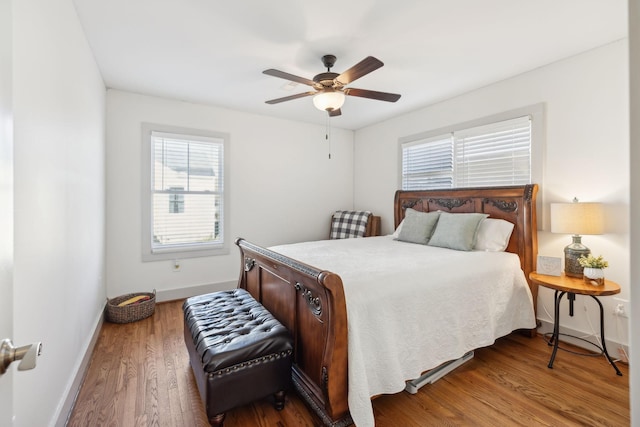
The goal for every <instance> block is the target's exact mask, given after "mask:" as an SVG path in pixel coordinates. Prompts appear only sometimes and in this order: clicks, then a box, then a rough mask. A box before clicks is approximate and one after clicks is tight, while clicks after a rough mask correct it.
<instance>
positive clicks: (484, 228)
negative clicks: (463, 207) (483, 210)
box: [473, 218, 513, 252]
mask: <svg viewBox="0 0 640 427" xmlns="http://www.w3.org/2000/svg"><path fill="white" fill-rule="evenodd" d="M512 232H513V223H512V222H509V221H505V220H504V219H496V218H486V219H485V220H484V221H482V222H481V223H480V227H478V235H477V237H476V244H475V246H474V248H473V249H474V250H476V251H488V252H503V251H504V250H505V249H507V246H509V239H510V238H511V233H512Z"/></svg>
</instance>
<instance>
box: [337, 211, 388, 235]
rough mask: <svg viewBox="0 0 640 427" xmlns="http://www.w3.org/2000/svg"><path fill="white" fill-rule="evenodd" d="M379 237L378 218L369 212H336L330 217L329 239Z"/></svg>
mask: <svg viewBox="0 0 640 427" xmlns="http://www.w3.org/2000/svg"><path fill="white" fill-rule="evenodd" d="M379 235H380V217H379V216H375V215H373V214H372V213H371V212H369V211H336V212H334V214H333V216H332V217H331V229H330V231H329V239H348V238H352V237H371V236H379Z"/></svg>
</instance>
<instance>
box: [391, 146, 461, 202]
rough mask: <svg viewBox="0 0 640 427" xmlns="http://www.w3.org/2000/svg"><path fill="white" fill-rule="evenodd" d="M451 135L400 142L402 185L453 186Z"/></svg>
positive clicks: (405, 186) (407, 188)
mask: <svg viewBox="0 0 640 427" xmlns="http://www.w3.org/2000/svg"><path fill="white" fill-rule="evenodd" d="M452 142H453V135H452V134H448V135H442V136H437V137H434V138H429V139H426V140H419V141H415V142H411V143H407V144H403V145H402V188H403V189H404V190H417V189H428V188H450V187H452V186H453V158H454V157H453V143H452Z"/></svg>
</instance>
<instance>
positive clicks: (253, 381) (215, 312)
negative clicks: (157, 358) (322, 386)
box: [182, 289, 293, 427]
mask: <svg viewBox="0 0 640 427" xmlns="http://www.w3.org/2000/svg"><path fill="white" fill-rule="evenodd" d="M182 308H183V311H184V341H185V344H186V346H187V350H188V351H189V358H190V360H191V367H192V369H193V373H194V375H195V378H196V382H197V384H198V390H199V391H200V397H201V398H202V401H203V403H204V405H205V409H206V412H207V417H208V419H209V423H210V424H211V425H212V426H220V427H221V426H222V424H223V422H224V417H225V413H226V411H228V410H230V409H232V408H235V407H238V406H241V405H245V404H248V403H251V402H253V401H256V400H258V399H262V398H264V397H267V396H269V395H272V394H273V395H274V398H275V407H276V409H278V410H281V409H282V408H284V399H285V393H286V391H287V390H288V389H289V386H290V384H291V360H292V350H293V342H292V339H291V335H290V334H289V332H288V331H287V329H286V328H285V327H284V326H283V325H282V324H281V323H280V322H278V320H276V318H274V317H273V315H272V314H271V313H269V311H267V310H266V309H265V308H264V307H263V306H262V305H261V304H260V303H258V302H257V301H256V300H255V299H253V297H252V296H251V295H250V294H249V293H248V292H247V291H245V290H244V289H234V290H231V291H221V292H214V293H211V294H206V295H199V296H195V297H191V298H187V300H186V301H185V302H184V304H183V306H182Z"/></svg>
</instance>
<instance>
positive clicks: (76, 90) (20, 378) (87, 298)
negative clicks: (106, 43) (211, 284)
mask: <svg viewBox="0 0 640 427" xmlns="http://www.w3.org/2000/svg"><path fill="white" fill-rule="evenodd" d="M13 41H14V45H13V54H14V57H13V66H14V68H13V81H14V84H13V101H14V114H15V116H14V125H15V128H14V141H15V146H14V150H15V159H14V168H15V173H14V180H15V182H14V185H15V191H14V194H15V228H14V233H15V247H14V250H15V253H14V256H15V271H14V337H13V338H14V343H16V345H22V344H26V343H30V342H35V341H42V342H43V354H42V356H41V357H40V358H39V359H38V361H37V367H36V369H35V370H32V371H25V372H19V373H16V374H15V375H14V383H15V384H14V414H15V423H14V425H15V426H25V427H26V426H46V425H53V423H54V422H55V421H56V419H57V418H58V416H59V415H60V413H61V412H63V411H62V407H63V405H65V404H66V402H65V401H64V400H65V399H66V397H67V395H68V392H69V390H70V387H71V383H72V381H73V380H74V379H75V375H76V372H77V370H78V367H79V365H80V363H81V361H82V357H83V356H84V354H85V352H86V350H87V347H88V345H89V342H90V340H91V338H92V334H93V331H94V329H95V327H96V324H97V322H98V320H99V319H100V318H101V314H102V308H103V307H104V302H105V296H106V293H105V278H104V247H105V203H104V200H105V190H104V187H105V180H104V174H105V167H104V162H105V154H104V141H105V137H104V133H105V88H104V85H103V83H102V78H101V76H100V74H99V72H98V69H97V67H96V64H95V61H94V59H93V55H92V53H91V51H90V49H89V46H88V44H87V43H86V40H85V37H84V34H83V32H82V28H81V27H80V24H79V21H78V19H77V16H76V12H75V9H74V7H73V4H72V2H71V0H20V1H15V2H13Z"/></svg>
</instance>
